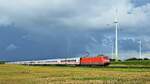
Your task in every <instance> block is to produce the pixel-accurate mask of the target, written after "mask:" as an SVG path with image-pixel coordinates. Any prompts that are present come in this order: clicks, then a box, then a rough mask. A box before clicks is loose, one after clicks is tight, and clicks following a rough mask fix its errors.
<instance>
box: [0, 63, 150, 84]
mask: <svg viewBox="0 0 150 84" xmlns="http://www.w3.org/2000/svg"><path fill="white" fill-rule="evenodd" d="M127 64H128V65H127ZM127 64H124V65H123V64H120V65H121V67H120V66H119V62H118V63H112V64H111V65H110V66H109V67H81V66H78V67H75V66H25V65H8V64H1V65H0V84H150V66H149V65H146V66H143V65H142V64H141V65H136V66H137V67H133V65H130V66H129V64H130V63H127ZM122 66H124V67H122ZM128 66H129V67H128Z"/></svg>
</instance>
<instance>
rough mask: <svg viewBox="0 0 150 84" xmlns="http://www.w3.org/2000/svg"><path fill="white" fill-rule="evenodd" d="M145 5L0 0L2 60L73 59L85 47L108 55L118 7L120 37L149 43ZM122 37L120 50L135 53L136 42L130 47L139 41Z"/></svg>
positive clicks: (120, 0) (127, 0)
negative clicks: (124, 39)
mask: <svg viewBox="0 0 150 84" xmlns="http://www.w3.org/2000/svg"><path fill="white" fill-rule="evenodd" d="M141 2H142V1H141ZM146 3H147V2H146ZM146 3H143V4H142V5H140V6H136V7H135V4H139V2H135V1H134V2H131V0H109V1H107V0H38V1H37V0H13V1H10V0H5V1H4V0H0V12H1V13H0V32H1V33H0V36H1V41H0V45H1V46H0V49H1V51H2V53H1V55H0V58H1V59H9V60H16V59H17V60H25V59H46V58H58V57H59V58H60V57H72V56H74V57H75V56H78V55H79V54H81V53H83V52H85V51H88V52H90V53H91V54H94V53H96V54H97V53H98V54H99V53H101V54H110V53H111V47H112V44H113V40H114V24H113V21H114V17H115V10H116V8H118V17H119V23H120V24H119V28H120V29H119V31H120V33H119V36H120V40H121V39H123V38H130V37H133V38H135V39H137V40H138V39H142V40H144V41H145V45H147V46H148V42H149V40H150V39H149V37H148V36H149V31H150V30H149V29H148V27H149V26H150V25H149V19H150V12H149V10H150V5H149V3H147V4H146ZM141 23H142V24H141ZM143 30H146V31H143ZM126 40H127V41H123V42H124V43H122V42H120V43H121V49H122V50H123V51H127V50H131V51H137V47H136V46H137V45H134V46H132V47H131V48H130V46H131V45H132V44H137V42H132V41H130V40H129V39H126ZM146 49H147V50H148V49H150V46H149V48H148V47H147V48H146Z"/></svg>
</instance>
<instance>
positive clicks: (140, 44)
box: [139, 40, 142, 59]
mask: <svg viewBox="0 0 150 84" xmlns="http://www.w3.org/2000/svg"><path fill="white" fill-rule="evenodd" d="M139 56H140V59H142V41H141V40H140V41H139Z"/></svg>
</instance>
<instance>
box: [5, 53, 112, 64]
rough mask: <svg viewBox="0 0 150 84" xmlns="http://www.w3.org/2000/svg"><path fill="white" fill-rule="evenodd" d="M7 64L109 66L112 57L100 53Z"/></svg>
mask: <svg viewBox="0 0 150 84" xmlns="http://www.w3.org/2000/svg"><path fill="white" fill-rule="evenodd" d="M6 64H22V65H85V66H90V65H96V66H107V65H109V64H110V59H109V57H108V56H103V55H98V56H91V57H89V56H88V57H76V58H64V59H48V60H32V61H16V62H7V63H6Z"/></svg>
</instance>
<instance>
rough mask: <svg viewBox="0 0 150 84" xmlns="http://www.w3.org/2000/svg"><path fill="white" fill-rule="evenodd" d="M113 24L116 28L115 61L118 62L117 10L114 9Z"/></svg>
mask: <svg viewBox="0 0 150 84" xmlns="http://www.w3.org/2000/svg"><path fill="white" fill-rule="evenodd" d="M114 23H115V28H116V31H115V33H116V34H115V61H118V59H119V56H118V24H119V22H118V10H117V9H116V16H115V20H114Z"/></svg>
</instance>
